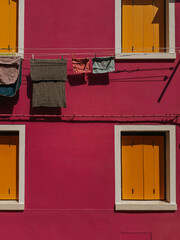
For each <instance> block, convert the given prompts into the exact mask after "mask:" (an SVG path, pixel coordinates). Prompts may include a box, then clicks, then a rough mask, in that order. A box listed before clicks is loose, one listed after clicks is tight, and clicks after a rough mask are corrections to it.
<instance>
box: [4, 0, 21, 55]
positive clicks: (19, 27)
mask: <svg viewBox="0 0 180 240" xmlns="http://www.w3.org/2000/svg"><path fill="white" fill-rule="evenodd" d="M24 5H25V0H18V51H17V53H14V54H15V55H18V56H20V57H24V9H25V6H24ZM0 51H1V50H0ZM0 55H13V53H1V52H0Z"/></svg>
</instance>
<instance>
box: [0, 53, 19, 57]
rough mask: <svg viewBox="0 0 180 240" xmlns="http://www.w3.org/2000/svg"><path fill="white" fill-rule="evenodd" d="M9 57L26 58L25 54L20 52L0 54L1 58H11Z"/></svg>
mask: <svg viewBox="0 0 180 240" xmlns="http://www.w3.org/2000/svg"><path fill="white" fill-rule="evenodd" d="M9 56H11V57H12V56H19V57H22V58H24V53H23V52H19V53H3V52H0V57H9Z"/></svg>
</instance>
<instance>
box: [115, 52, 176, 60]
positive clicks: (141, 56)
mask: <svg viewBox="0 0 180 240" xmlns="http://www.w3.org/2000/svg"><path fill="white" fill-rule="evenodd" d="M116 59H123V60H124V59H125V60H126V59H137V60H138V59H147V60H148V59H154V60H156V59H176V53H121V52H116Z"/></svg>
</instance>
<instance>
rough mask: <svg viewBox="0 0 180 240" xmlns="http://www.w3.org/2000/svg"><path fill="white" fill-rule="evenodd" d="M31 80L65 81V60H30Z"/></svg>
mask: <svg viewBox="0 0 180 240" xmlns="http://www.w3.org/2000/svg"><path fill="white" fill-rule="evenodd" d="M30 63H31V79H32V80H33V81H42V80H47V81H49V80H55V81H58V80H59V81H66V80H67V67H66V65H67V60H66V59H31V60H30Z"/></svg>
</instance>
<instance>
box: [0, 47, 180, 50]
mask: <svg viewBox="0 0 180 240" xmlns="http://www.w3.org/2000/svg"><path fill="white" fill-rule="evenodd" d="M2 49H4V50H9V48H0V50H2ZM11 49H20V50H28V49H29V50H39V49H40V50H75V49H82V50H87V49H91V50H92V49H93V50H96V49H101V50H102V49H111V50H115V49H129V50H132V48H124V47H121V48H119V47H108V48H107V47H96V48H92V47H88V48H82V47H74V48H73V47H72V48H69V47H63V48H54V47H53V48H43V47H42V48H41V47H36V48H26V47H24V48H21V47H13V48H11ZM136 49H138V50H143V49H145V50H147V49H151V50H152V47H145V48H144V47H136ZM155 49H160V50H163V49H164V50H167V49H168V50H169V49H180V46H176V47H173V48H169V47H155Z"/></svg>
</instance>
